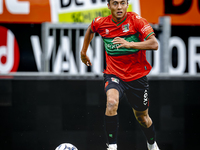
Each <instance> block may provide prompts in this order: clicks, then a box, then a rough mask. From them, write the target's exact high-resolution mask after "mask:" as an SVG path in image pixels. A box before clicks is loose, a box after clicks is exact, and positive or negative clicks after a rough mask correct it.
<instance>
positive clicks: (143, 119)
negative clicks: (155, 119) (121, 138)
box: [136, 115, 149, 128]
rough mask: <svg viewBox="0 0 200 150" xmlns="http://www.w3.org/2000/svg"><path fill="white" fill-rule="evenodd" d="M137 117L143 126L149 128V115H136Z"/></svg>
mask: <svg viewBox="0 0 200 150" xmlns="http://www.w3.org/2000/svg"><path fill="white" fill-rule="evenodd" d="M136 119H137V121H138V122H139V124H141V125H142V126H143V127H145V128H147V127H148V126H149V125H148V124H149V123H148V116H146V115H141V116H136Z"/></svg>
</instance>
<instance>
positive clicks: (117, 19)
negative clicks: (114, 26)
mask: <svg viewBox="0 0 200 150" xmlns="http://www.w3.org/2000/svg"><path fill="white" fill-rule="evenodd" d="M126 16H127V13H126V14H125V15H124V16H123V17H122V18H115V17H113V15H112V19H113V20H114V21H115V22H121V21H122V20H124V18H126Z"/></svg>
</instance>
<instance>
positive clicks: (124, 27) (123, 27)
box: [122, 24, 129, 32]
mask: <svg viewBox="0 0 200 150" xmlns="http://www.w3.org/2000/svg"><path fill="white" fill-rule="evenodd" d="M122 31H123V32H128V31H129V24H125V25H122Z"/></svg>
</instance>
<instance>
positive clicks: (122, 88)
mask: <svg viewBox="0 0 200 150" xmlns="http://www.w3.org/2000/svg"><path fill="white" fill-rule="evenodd" d="M104 82H105V92H107V91H108V90H109V89H116V90H118V91H119V99H121V98H122V97H123V96H124V94H126V97H127V99H128V101H129V103H130V104H131V106H132V107H133V108H134V109H135V110H137V111H144V110H146V109H147V108H148V107H149V84H148V80H147V77H146V76H144V77H142V78H139V79H137V80H134V81H131V82H124V81H122V80H121V79H120V78H118V77H116V76H115V75H112V74H104Z"/></svg>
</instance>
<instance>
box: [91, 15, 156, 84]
mask: <svg viewBox="0 0 200 150" xmlns="http://www.w3.org/2000/svg"><path fill="white" fill-rule="evenodd" d="M91 29H92V31H93V32H97V33H99V34H100V35H101V36H102V38H103V41H104V45H105V50H106V51H105V54H106V65H107V66H106V69H105V70H104V73H106V74H113V75H116V76H117V77H119V78H120V79H122V80H123V81H126V82H129V81H132V80H136V79H138V78H141V77H143V76H145V75H147V74H148V73H149V72H150V70H151V68H152V67H151V65H150V64H149V63H148V61H147V60H146V50H139V49H127V48H123V47H122V48H119V49H117V46H118V44H113V43H112V40H113V39H114V38H115V37H121V38H124V39H125V40H127V41H128V42H132V41H133V42H140V41H144V39H146V40H147V39H148V38H149V37H150V36H152V35H154V31H153V29H152V27H151V26H150V25H149V23H148V22H147V21H146V20H145V19H144V18H142V17H140V16H139V15H137V14H136V13H134V12H127V15H126V16H125V17H124V18H123V19H122V20H121V21H120V22H117V21H115V20H114V19H113V18H112V15H109V16H107V17H97V18H95V19H94V20H93V22H92V23H91Z"/></svg>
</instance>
